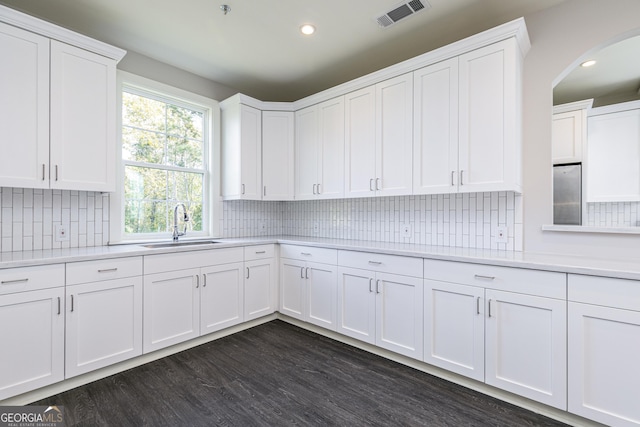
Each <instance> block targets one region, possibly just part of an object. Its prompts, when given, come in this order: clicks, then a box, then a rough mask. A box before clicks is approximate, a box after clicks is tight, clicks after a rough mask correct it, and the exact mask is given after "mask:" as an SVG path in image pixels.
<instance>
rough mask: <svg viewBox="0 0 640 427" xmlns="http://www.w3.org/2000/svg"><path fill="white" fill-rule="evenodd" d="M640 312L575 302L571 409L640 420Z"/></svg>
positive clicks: (620, 422)
mask: <svg viewBox="0 0 640 427" xmlns="http://www.w3.org/2000/svg"><path fill="white" fill-rule="evenodd" d="M639 359H640V312H638V311H628V310H620V309H615V308H610V307H602V306H597V305H590V304H581V303H574V302H569V412H572V413H574V414H577V415H581V416H583V417H587V418H589V419H592V420H595V421H598V422H601V423H603V424H606V425H612V426H613V425H615V426H637V425H638V424H640V406H639V405H638V383H640V369H638V360H639Z"/></svg>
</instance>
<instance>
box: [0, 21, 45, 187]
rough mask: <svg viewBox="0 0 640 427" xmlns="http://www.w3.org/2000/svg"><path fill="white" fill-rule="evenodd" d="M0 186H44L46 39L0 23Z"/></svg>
mask: <svg viewBox="0 0 640 427" xmlns="http://www.w3.org/2000/svg"><path fill="white" fill-rule="evenodd" d="M0 54H1V55H2V57H3V58H11V60H4V61H2V65H1V66H0V129H2V137H1V139H0V147H1V148H2V151H3V152H4V153H11V155H3V156H0V186H2V187H28V188H49V39H48V38H46V37H42V36H39V35H36V34H33V33H31V32H28V31H24V30H21V29H19V28H15V27H13V26H10V25H5V24H2V23H0Z"/></svg>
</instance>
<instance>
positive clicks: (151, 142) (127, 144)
mask: <svg viewBox="0 0 640 427" xmlns="http://www.w3.org/2000/svg"><path fill="white" fill-rule="evenodd" d="M122 158H123V159H125V160H131V161H135V162H146V163H155V164H164V134H161V133H157V132H149V131H145V130H139V129H132V128H127V127H125V128H123V129H122Z"/></svg>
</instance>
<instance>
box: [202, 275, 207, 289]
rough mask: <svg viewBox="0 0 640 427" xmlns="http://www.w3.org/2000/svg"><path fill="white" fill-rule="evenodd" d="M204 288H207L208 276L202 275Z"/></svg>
mask: <svg viewBox="0 0 640 427" xmlns="http://www.w3.org/2000/svg"><path fill="white" fill-rule="evenodd" d="M202 287H203V288H206V287H207V275H206V274H203V275H202Z"/></svg>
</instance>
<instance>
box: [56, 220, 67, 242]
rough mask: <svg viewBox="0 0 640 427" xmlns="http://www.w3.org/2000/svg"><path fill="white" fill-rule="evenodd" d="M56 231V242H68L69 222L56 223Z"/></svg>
mask: <svg viewBox="0 0 640 427" xmlns="http://www.w3.org/2000/svg"><path fill="white" fill-rule="evenodd" d="M54 233H55V235H54V238H55V241H56V242H68V241H69V239H70V236H69V225H67V224H56V225H55V229H54Z"/></svg>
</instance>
